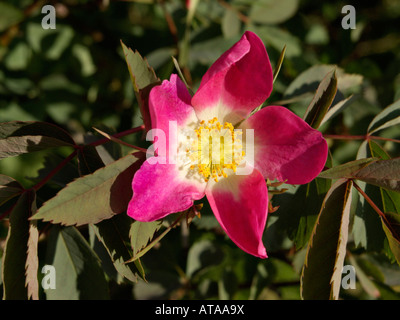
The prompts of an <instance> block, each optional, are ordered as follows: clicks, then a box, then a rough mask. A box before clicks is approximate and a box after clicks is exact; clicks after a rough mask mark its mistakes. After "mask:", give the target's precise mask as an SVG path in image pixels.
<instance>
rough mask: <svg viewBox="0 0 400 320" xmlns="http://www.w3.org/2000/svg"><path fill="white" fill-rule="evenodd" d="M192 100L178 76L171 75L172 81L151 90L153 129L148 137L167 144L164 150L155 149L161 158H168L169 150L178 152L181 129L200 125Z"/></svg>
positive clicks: (164, 82)
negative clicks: (178, 132)
mask: <svg viewBox="0 0 400 320" xmlns="http://www.w3.org/2000/svg"><path fill="white" fill-rule="evenodd" d="M190 100H191V96H190V94H189V92H188V90H187V88H186V86H185V84H184V83H183V82H182V81H181V80H180V79H179V77H178V76H177V75H176V74H172V75H171V78H170V81H168V80H164V81H163V82H162V84H161V85H160V86H157V87H154V88H153V89H152V90H151V92H150V97H149V108H150V115H151V120H152V128H153V129H152V130H151V132H149V134H148V135H149V138H150V139H152V140H155V141H157V139H156V137H158V139H160V140H161V141H160V143H161V144H165V145H164V146H162V148H157V147H155V149H157V151H158V155H159V156H166V155H167V154H168V150H175V151H176V148H177V136H176V134H177V131H179V129H180V128H186V127H191V126H192V127H194V126H195V124H196V123H198V119H197V117H196V114H195V112H194V109H193V107H192V106H191V105H190ZM172 123H175V125H174V124H172ZM170 126H172V127H170ZM161 135H162V136H163V137H162V139H161V137H160V136H161ZM170 144H172V145H170ZM167 158H168V156H167ZM172 162H173V163H174V162H175V161H172Z"/></svg>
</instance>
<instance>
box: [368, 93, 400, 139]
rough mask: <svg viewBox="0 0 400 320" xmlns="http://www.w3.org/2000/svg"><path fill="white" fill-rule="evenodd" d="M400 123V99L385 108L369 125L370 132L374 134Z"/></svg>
mask: <svg viewBox="0 0 400 320" xmlns="http://www.w3.org/2000/svg"><path fill="white" fill-rule="evenodd" d="M398 124H400V100H398V101H396V102H394V103H393V104H391V105H390V106H388V107H386V108H385V109H383V110H382V111H381V112H380V113H379V114H377V115H376V116H375V118H374V119H373V120H372V121H371V123H370V124H369V126H368V133H369V134H373V133H375V132H377V131H380V130H382V129H386V128H389V127H392V126H395V125H398Z"/></svg>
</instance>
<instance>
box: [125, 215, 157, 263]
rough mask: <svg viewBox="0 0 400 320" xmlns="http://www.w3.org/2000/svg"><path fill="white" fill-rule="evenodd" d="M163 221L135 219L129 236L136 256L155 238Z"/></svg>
mask: <svg viewBox="0 0 400 320" xmlns="http://www.w3.org/2000/svg"><path fill="white" fill-rule="evenodd" d="M161 225H162V223H161V221H152V222H140V221H135V222H133V223H132V225H131V229H130V230H129V238H130V239H131V246H132V250H133V255H134V256H136V254H137V253H139V252H140V251H141V250H142V249H143V248H145V247H146V246H147V244H148V243H149V242H150V241H151V240H152V239H153V236H154V234H155V233H156V232H157V231H158V230H159V229H160V228H161Z"/></svg>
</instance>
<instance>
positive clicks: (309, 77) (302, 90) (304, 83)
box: [284, 64, 363, 99]
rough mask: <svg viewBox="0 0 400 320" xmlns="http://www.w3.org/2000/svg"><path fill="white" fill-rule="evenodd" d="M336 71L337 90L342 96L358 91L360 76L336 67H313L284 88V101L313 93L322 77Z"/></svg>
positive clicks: (360, 81)
mask: <svg viewBox="0 0 400 320" xmlns="http://www.w3.org/2000/svg"><path fill="white" fill-rule="evenodd" d="M333 69H335V70H336V77H337V89H338V90H339V91H340V92H342V93H343V94H347V93H349V94H351V93H354V91H356V90H358V88H359V87H360V85H361V83H362V80H363V78H362V76H361V75H358V74H348V73H345V72H344V71H343V69H341V68H338V67H337V66H336V65H326V64H322V65H315V66H312V67H310V68H308V69H307V70H305V71H303V72H302V73H301V74H300V75H299V76H297V77H296V79H294V80H293V82H292V83H290V85H289V86H288V87H287V88H286V90H285V93H284V96H285V99H289V98H295V97H300V96H302V95H303V94H306V93H312V92H315V90H316V89H317V88H318V85H319V83H320V82H321V81H322V80H323V79H324V77H325V76H326V75H327V74H328V73H329V72H331V71H332V70H333Z"/></svg>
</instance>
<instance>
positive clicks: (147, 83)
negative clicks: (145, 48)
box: [121, 41, 161, 130]
mask: <svg viewBox="0 0 400 320" xmlns="http://www.w3.org/2000/svg"><path fill="white" fill-rule="evenodd" d="M121 45H122V49H123V51H124V55H125V61H126V63H127V65H128V70H129V74H130V77H131V81H132V85H133V89H134V91H135V95H136V99H137V100H138V103H139V108H140V112H141V114H142V118H143V121H144V125H145V127H146V130H149V129H150V128H151V119H150V111H149V106H148V96H149V94H150V90H151V89H152V88H153V87H154V86H156V85H159V84H160V83H161V82H160V79H158V78H157V76H156V74H155V72H154V70H153V68H151V67H150V66H149V64H148V62H147V60H146V58H142V56H141V55H140V54H139V52H137V51H135V52H133V51H132V49H130V48H128V47H127V46H126V45H125V44H124V43H123V42H122V41H121Z"/></svg>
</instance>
